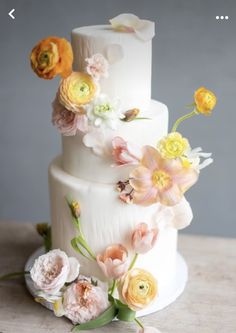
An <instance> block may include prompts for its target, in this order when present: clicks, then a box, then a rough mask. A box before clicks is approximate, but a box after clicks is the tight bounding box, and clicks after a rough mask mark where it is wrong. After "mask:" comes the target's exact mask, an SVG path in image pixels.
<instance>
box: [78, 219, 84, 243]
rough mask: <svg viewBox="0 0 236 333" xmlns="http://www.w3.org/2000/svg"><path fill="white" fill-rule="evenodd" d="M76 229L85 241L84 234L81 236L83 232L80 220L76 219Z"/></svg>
mask: <svg viewBox="0 0 236 333" xmlns="http://www.w3.org/2000/svg"><path fill="white" fill-rule="evenodd" d="M77 227H78V231H79V233H80V235H81V237H82V238H83V239H85V237H84V234H83V231H82V228H81V223H80V218H77Z"/></svg>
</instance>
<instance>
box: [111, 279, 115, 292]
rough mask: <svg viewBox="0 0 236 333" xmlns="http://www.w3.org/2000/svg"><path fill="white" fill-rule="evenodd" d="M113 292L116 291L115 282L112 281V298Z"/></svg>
mask: <svg viewBox="0 0 236 333" xmlns="http://www.w3.org/2000/svg"><path fill="white" fill-rule="evenodd" d="M115 290H116V280H113V284H112V287H111V296H113V294H114V292H115Z"/></svg>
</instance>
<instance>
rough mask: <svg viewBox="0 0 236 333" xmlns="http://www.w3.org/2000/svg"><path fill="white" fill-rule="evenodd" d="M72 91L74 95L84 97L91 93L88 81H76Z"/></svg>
mask: <svg viewBox="0 0 236 333" xmlns="http://www.w3.org/2000/svg"><path fill="white" fill-rule="evenodd" d="M72 92H73V94H74V96H78V97H79V98H83V97H86V96H88V95H89V94H90V87H89V85H88V84H87V83H86V82H81V81H80V82H78V81H76V82H75V83H74V84H73V86H72Z"/></svg>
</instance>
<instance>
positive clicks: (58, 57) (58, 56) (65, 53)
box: [30, 37, 73, 80]
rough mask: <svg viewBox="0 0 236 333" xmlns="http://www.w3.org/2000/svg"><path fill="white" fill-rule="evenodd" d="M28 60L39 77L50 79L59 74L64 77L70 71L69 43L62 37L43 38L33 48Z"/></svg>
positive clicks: (71, 53)
mask: <svg viewBox="0 0 236 333" xmlns="http://www.w3.org/2000/svg"><path fill="white" fill-rule="evenodd" d="M30 60H31V67H32V69H33V71H34V72H35V73H36V74H37V75H38V76H39V77H41V78H43V79H46V80H51V79H53V78H54V77H55V76H56V75H58V74H60V75H61V76H62V77H63V78H66V77H67V76H69V75H70V73H71V72H72V63H73V52H72V48H71V44H70V43H69V42H68V41H67V40H66V39H64V38H59V37H48V38H45V39H43V40H41V41H40V42H39V43H38V44H37V45H36V46H35V47H34V48H33V50H32V51H31V55H30Z"/></svg>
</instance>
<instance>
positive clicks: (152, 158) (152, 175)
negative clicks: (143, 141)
mask: <svg viewBox="0 0 236 333" xmlns="http://www.w3.org/2000/svg"><path fill="white" fill-rule="evenodd" d="M143 153H144V154H143V158H142V160H141V162H140V165H139V166H138V167H137V168H136V169H134V170H133V171H132V172H131V173H130V185H131V186H132V188H133V189H134V192H133V198H134V203H136V204H140V205H144V206H148V205H151V204H154V203H156V202H160V203H161V204H163V205H166V206H173V205H176V204H177V203H179V202H180V200H181V199H182V198H183V194H184V193H185V192H186V191H187V190H188V189H189V188H190V187H191V186H192V185H193V184H194V183H196V181H197V179H198V173H197V172H196V170H195V169H194V168H192V167H184V166H183V164H182V162H181V160H179V159H171V160H170V159H164V158H163V157H161V155H160V153H159V152H158V151H157V150H156V149H155V148H153V147H151V146H145V147H144V148H143Z"/></svg>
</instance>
